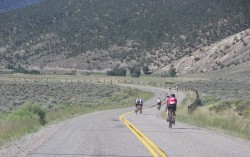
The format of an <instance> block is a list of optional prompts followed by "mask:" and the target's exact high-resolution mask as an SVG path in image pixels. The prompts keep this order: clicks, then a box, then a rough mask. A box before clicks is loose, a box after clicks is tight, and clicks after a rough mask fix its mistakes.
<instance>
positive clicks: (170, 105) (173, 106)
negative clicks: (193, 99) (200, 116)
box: [168, 104, 176, 111]
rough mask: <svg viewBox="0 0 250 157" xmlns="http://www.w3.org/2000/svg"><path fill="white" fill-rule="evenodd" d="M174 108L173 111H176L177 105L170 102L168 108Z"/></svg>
mask: <svg viewBox="0 0 250 157" xmlns="http://www.w3.org/2000/svg"><path fill="white" fill-rule="evenodd" d="M170 109H172V110H173V111H176V105H175V104H169V105H168V110H170Z"/></svg>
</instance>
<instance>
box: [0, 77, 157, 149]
mask: <svg viewBox="0 0 250 157" xmlns="http://www.w3.org/2000/svg"><path fill="white" fill-rule="evenodd" d="M6 82H7V83H6ZM1 84H2V85H1V88H2V90H1V91H2V93H1V95H2V96H6V98H8V99H10V100H15V101H20V103H18V106H15V105H13V104H8V105H9V106H8V105H7V106H4V105H5V104H2V105H1V106H0V107H1V108H3V109H6V108H9V109H8V110H7V109H6V110H3V109H2V112H1V114H0V145H3V144H4V143H6V142H8V141H11V140H14V139H17V138H19V137H21V136H23V135H25V134H27V133H31V132H35V131H37V130H38V129H39V128H41V127H42V126H44V125H47V124H50V123H54V122H57V121H61V120H65V119H69V118H71V117H74V116H78V115H83V114H87V113H91V112H96V111H102V110H109V109H116V108H124V107H131V106H133V101H134V99H135V97H142V98H143V99H145V100H147V99H148V98H150V97H152V96H153V94H152V93H150V92H143V91H140V90H138V89H132V88H125V87H123V88H121V87H119V86H116V85H105V84H94V83H92V84H91V83H83V84H80V83H75V84H74V83H66V82H61V83H59V82H57V83H53V82H50V83H46V82H42V81H40V82H36V83H34V82H23V81H2V82H1ZM26 87H27V89H26ZM3 88H5V89H3ZM7 89H9V90H7ZM26 90H27V91H26ZM28 91H29V92H28ZM27 92H28V93H27ZM4 94H5V95H4ZM2 96H1V97H2ZM7 96H8V97H7ZM22 96H24V97H22ZM20 98H21V99H20ZM25 98H27V99H28V100H26V101H23V99H25ZM31 98H33V99H31ZM57 98H58V99H57ZM21 100H22V101H21ZM46 100H47V101H46Z"/></svg>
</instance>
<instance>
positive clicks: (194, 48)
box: [0, 0, 250, 71]
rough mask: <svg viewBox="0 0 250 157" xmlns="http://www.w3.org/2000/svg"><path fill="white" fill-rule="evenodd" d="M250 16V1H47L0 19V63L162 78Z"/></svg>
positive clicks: (242, 27)
mask: <svg viewBox="0 0 250 157" xmlns="http://www.w3.org/2000/svg"><path fill="white" fill-rule="evenodd" d="M249 15H250V1H249V0H237V1H235V0H220V1H218V0H209V1H207V0H155V1H152V0H136V1H134V0H103V1H101V0H84V1H81V0H45V1H44V2H41V3H40V4H37V5H33V6H29V7H25V8H20V9H17V10H12V11H9V12H4V13H1V14H0V23H1V25H0V39H1V40H0V60H1V64H2V65H5V66H6V65H9V64H10V65H13V66H18V65H22V66H25V67H27V68H30V69H34V68H37V69H43V70H46V69H55V68H57V69H72V68H76V69H80V70H106V69H110V68H113V67H115V66H125V67H127V66H131V65H137V66H140V67H142V66H143V65H148V66H149V68H150V69H151V70H152V71H155V70H156V71H157V69H161V67H167V66H169V65H172V64H173V63H176V61H178V60H180V59H181V58H183V57H186V56H191V55H192V54H194V52H197V53H200V52H198V50H200V49H203V47H207V46H211V45H212V44H213V43H216V42H219V41H220V40H222V39H224V38H226V37H228V36H231V35H233V34H236V33H239V32H241V31H244V30H246V29H248V28H249V26H250V18H249ZM246 42H247V43H248V42H249V41H246ZM201 53H202V52H201ZM180 69H181V68H180Z"/></svg>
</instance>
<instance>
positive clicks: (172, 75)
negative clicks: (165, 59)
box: [168, 65, 176, 77]
mask: <svg viewBox="0 0 250 157" xmlns="http://www.w3.org/2000/svg"><path fill="white" fill-rule="evenodd" d="M168 76H169V77H175V76H176V68H175V67H174V65H171V67H170V69H169V72H168Z"/></svg>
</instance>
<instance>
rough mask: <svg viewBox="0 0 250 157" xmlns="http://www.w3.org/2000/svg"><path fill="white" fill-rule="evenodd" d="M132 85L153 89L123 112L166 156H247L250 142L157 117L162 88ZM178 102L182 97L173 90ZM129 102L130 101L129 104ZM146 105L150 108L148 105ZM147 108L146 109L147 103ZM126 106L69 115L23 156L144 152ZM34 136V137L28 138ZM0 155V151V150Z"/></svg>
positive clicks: (132, 155) (117, 156)
mask: <svg viewBox="0 0 250 157" xmlns="http://www.w3.org/2000/svg"><path fill="white" fill-rule="evenodd" d="M137 88H140V89H144V90H149V91H153V92H154V93H155V97H154V98H152V99H151V100H149V101H147V102H145V103H144V110H143V113H142V114H137V115H136V114H135V113H134V112H132V113H129V114H126V115H124V118H125V119H126V121H128V122H130V123H131V125H133V126H134V127H136V128H137V129H138V130H139V131H140V132H141V133H143V134H144V136H146V137H147V138H148V139H149V140H150V141H151V142H152V143H154V144H155V145H156V146H157V147H158V148H159V149H160V150H162V151H163V152H164V154H165V155H166V156H169V157H186V156H187V157H234V156H237V157H249V156H250V142H247V141H244V140H242V139H239V138H235V137H231V136H228V135H224V134H221V133H217V132H214V131H209V130H206V129H203V128H199V127H196V126H192V125H188V124H183V123H180V122H178V115H177V122H176V124H175V125H174V126H173V128H172V129H169V128H168V123H167V122H166V121H165V120H164V119H162V118H161V116H160V113H161V112H162V111H163V110H164V107H162V109H161V111H158V110H157V109H156V107H151V106H153V105H156V100H157V98H159V97H160V98H164V97H165V94H166V91H167V90H166V89H159V88H153V87H140V86H137ZM173 93H175V94H176V97H177V99H178V101H179V102H181V100H183V98H184V97H185V95H184V94H182V93H181V92H176V91H173ZM132 103H133V102H131V106H132V105H133V104H132ZM148 107H149V108H148ZM150 107H151V108H150ZM132 110H134V107H131V108H127V109H119V110H111V111H103V112H96V113H92V114H88V115H84V116H80V117H77V118H74V119H71V120H68V121H67V122H66V123H65V124H64V125H62V126H61V127H60V128H59V129H58V130H57V131H55V132H54V133H53V134H52V135H51V136H48V138H47V139H44V141H43V142H41V144H39V145H38V146H36V147H35V148H34V149H32V150H31V151H29V152H28V154H26V156H27V157H83V156H84V157H85V156H86V157H95V156H98V157H113V156H114V157H137V156H140V157H146V156H153V155H154V154H152V152H151V151H150V150H149V149H148V148H147V147H146V146H145V144H144V143H143V142H142V141H141V140H140V136H141V135H136V134H135V133H133V131H131V128H130V129H129V127H128V126H126V125H125V124H124V123H123V122H122V121H121V120H120V118H119V117H120V115H122V114H124V113H127V112H129V111H132ZM33 140H34V139H33ZM0 156H1V155H0ZM159 156H162V155H159Z"/></svg>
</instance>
